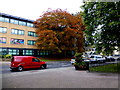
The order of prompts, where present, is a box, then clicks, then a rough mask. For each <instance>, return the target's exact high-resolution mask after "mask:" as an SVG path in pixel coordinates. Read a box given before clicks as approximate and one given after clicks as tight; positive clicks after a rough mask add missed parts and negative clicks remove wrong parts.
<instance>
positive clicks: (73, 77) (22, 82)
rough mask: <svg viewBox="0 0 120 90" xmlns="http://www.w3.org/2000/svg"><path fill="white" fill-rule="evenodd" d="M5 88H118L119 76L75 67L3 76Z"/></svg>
mask: <svg viewBox="0 0 120 90" xmlns="http://www.w3.org/2000/svg"><path fill="white" fill-rule="evenodd" d="M2 87H3V88H118V74H115V73H93V72H88V71H77V70H75V68H74V67H64V68H54V69H44V70H35V71H31V72H29V71H23V72H15V73H9V74H4V75H2Z"/></svg>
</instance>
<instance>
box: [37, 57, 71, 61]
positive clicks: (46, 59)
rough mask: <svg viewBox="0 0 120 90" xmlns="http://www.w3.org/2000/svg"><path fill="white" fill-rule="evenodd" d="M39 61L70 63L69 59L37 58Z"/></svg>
mask: <svg viewBox="0 0 120 90" xmlns="http://www.w3.org/2000/svg"><path fill="white" fill-rule="evenodd" d="M39 59H40V60H41V61H45V62H49V61H70V58H39Z"/></svg>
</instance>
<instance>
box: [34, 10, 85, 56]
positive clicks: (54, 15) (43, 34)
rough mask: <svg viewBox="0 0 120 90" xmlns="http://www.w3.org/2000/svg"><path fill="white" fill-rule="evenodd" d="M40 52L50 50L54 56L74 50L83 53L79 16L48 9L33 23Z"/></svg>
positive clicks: (83, 27) (81, 25)
mask: <svg viewBox="0 0 120 90" xmlns="http://www.w3.org/2000/svg"><path fill="white" fill-rule="evenodd" d="M34 24H35V26H36V28H37V29H36V33H37V35H38V39H37V42H36V45H37V47H38V48H39V49H40V50H51V51H53V53H54V54H59V53H62V52H65V51H67V50H68V51H72V50H76V51H77V52H83V38H84V37H83V30H85V26H84V25H83V23H82V18H81V16H80V15H71V14H69V13H68V12H67V11H63V10H61V9H57V10H51V9H49V10H48V11H47V12H45V13H44V14H43V15H42V16H40V18H38V19H37V20H36V21H35V22H34Z"/></svg>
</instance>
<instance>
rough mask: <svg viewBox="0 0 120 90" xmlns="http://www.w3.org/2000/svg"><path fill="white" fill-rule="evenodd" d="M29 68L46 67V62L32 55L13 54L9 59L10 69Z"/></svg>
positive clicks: (20, 69)
mask: <svg viewBox="0 0 120 90" xmlns="http://www.w3.org/2000/svg"><path fill="white" fill-rule="evenodd" d="M30 68H44V69H46V68H47V64H46V62H43V61H40V60H39V59H38V58H36V57H33V56H13V57H12V59H11V66H10V69H11V70H18V71H22V70H24V69H30Z"/></svg>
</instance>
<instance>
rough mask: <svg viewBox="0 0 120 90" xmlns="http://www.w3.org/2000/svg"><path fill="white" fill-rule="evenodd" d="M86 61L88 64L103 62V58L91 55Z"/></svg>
mask: <svg viewBox="0 0 120 90" xmlns="http://www.w3.org/2000/svg"><path fill="white" fill-rule="evenodd" d="M88 60H90V62H91V63H92V62H98V63H100V62H105V58H103V57H102V56H101V55H91V56H90V57H89V58H88Z"/></svg>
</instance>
